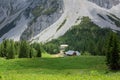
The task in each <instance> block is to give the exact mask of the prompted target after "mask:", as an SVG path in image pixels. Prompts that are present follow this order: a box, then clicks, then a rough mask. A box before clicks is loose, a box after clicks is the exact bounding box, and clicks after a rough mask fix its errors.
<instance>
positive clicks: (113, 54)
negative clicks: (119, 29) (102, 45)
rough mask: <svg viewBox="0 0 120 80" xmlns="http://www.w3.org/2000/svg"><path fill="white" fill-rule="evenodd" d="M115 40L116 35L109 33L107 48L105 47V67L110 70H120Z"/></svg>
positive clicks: (116, 41) (117, 46) (117, 45)
mask: <svg viewBox="0 0 120 80" xmlns="http://www.w3.org/2000/svg"><path fill="white" fill-rule="evenodd" d="M118 43H119V42H118V40H117V35H116V34H115V33H113V32H112V33H111V35H110V38H109V40H108V47H107V54H106V58H107V65H108V67H109V68H110V69H111V70H118V69H120V65H119V60H120V58H119V44H118Z"/></svg>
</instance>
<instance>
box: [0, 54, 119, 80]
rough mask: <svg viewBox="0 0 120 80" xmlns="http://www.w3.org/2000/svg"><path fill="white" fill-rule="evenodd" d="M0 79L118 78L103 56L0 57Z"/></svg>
mask: <svg viewBox="0 0 120 80" xmlns="http://www.w3.org/2000/svg"><path fill="white" fill-rule="evenodd" d="M0 80H120V72H112V71H109V70H108V69H107V67H106V64H105V57H103V56H79V57H62V58H53V57H50V56H49V57H47V56H44V57H43V58H32V59H12V60H6V59H3V58H1V59H0Z"/></svg>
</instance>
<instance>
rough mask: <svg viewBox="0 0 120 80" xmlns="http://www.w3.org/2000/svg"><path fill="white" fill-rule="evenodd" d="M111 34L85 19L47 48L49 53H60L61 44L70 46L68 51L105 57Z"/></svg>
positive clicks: (109, 31)
mask: <svg viewBox="0 0 120 80" xmlns="http://www.w3.org/2000/svg"><path fill="white" fill-rule="evenodd" d="M111 32H112V30H111V29H109V28H100V27H99V26H97V25H96V24H94V23H93V22H92V21H91V20H90V19H89V18H88V17H83V18H82V19H81V23H80V24H79V25H75V26H73V27H72V28H71V29H69V30H68V31H67V32H66V33H65V34H64V35H63V36H61V37H59V38H58V39H55V40H52V41H50V42H48V43H46V45H45V48H46V51H47V52H48V53H58V52H59V46H60V45H61V44H68V45H69V47H68V49H67V50H77V51H80V52H82V53H84V52H86V51H87V52H89V53H91V54H92V55H105V53H106V44H107V40H108V37H109V35H110V33H111ZM117 35H119V32H118V34H117ZM51 49H52V50H53V51H51Z"/></svg>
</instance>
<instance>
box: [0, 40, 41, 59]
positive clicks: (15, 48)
mask: <svg viewBox="0 0 120 80" xmlns="http://www.w3.org/2000/svg"><path fill="white" fill-rule="evenodd" d="M0 57H4V58H6V59H14V58H32V57H41V44H40V43H33V44H30V43H29V42H28V41H13V40H4V41H3V42H2V43H0Z"/></svg>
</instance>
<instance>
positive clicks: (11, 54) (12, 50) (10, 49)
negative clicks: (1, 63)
mask: <svg viewBox="0 0 120 80" xmlns="http://www.w3.org/2000/svg"><path fill="white" fill-rule="evenodd" d="M9 42H10V46H9V47H8V49H7V52H8V53H7V59H14V58H15V52H16V51H15V46H14V41H13V40H10V41H9Z"/></svg>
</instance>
